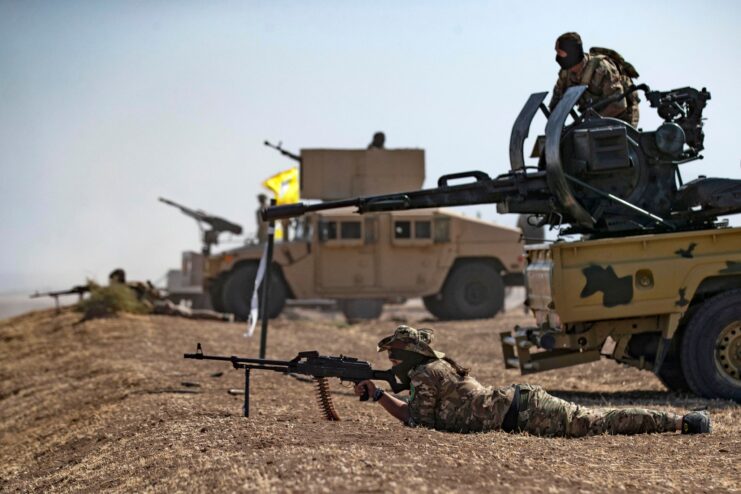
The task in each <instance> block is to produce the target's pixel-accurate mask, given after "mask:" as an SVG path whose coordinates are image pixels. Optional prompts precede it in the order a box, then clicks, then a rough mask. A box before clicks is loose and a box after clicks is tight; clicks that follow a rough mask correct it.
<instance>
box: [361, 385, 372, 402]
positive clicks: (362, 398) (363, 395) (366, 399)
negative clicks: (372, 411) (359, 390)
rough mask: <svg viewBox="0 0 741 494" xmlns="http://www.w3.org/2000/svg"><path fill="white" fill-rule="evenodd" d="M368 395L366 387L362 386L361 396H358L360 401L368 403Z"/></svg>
mask: <svg viewBox="0 0 741 494" xmlns="http://www.w3.org/2000/svg"><path fill="white" fill-rule="evenodd" d="M369 398H370V394H369V393H368V386H367V385H366V386H363V394H362V395H360V401H368V399H369Z"/></svg>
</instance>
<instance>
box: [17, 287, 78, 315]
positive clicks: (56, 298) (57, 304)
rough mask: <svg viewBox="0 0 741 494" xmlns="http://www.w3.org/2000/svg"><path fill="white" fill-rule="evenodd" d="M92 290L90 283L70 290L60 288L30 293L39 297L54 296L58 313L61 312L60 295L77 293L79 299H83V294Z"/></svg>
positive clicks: (32, 296)
mask: <svg viewBox="0 0 741 494" xmlns="http://www.w3.org/2000/svg"><path fill="white" fill-rule="evenodd" d="M89 291H90V286H89V285H77V286H73V287H72V288H70V289H69V290H60V291H56V292H38V291H37V292H35V293H32V294H31V295H30V298H39V297H53V298H54V306H55V308H56V310H57V313H59V310H60V309H59V297H61V296H63V295H75V294H76V295H77V296H78V300H82V296H83V295H85V294H86V293H88V292H89Z"/></svg>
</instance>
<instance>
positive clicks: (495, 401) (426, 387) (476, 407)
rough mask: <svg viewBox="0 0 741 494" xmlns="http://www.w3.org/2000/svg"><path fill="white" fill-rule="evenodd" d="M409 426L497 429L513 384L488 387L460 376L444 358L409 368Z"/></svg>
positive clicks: (512, 390)
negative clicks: (502, 386)
mask: <svg viewBox="0 0 741 494" xmlns="http://www.w3.org/2000/svg"><path fill="white" fill-rule="evenodd" d="M409 377H410V378H411V388H410V392H409V393H410V394H409V422H408V423H407V425H410V426H424V427H430V428H433V429H437V430H442V431H451V432H483V431H489V430H494V429H498V428H499V427H500V426H501V425H502V421H503V420H504V416H505V415H506V413H507V410H508V409H509V407H510V405H511V404H512V397H513V396H514V386H508V387H504V388H492V387H485V386H483V385H481V384H480V383H479V382H478V381H477V380H476V379H474V378H472V377H470V376H466V377H460V376H459V375H458V374H457V373H456V371H455V370H454V369H453V367H452V366H451V365H450V364H449V363H447V362H446V361H444V360H440V359H438V360H433V361H432V362H429V363H427V364H423V365H420V366H419V367H416V368H415V369H412V370H411V371H410V372H409Z"/></svg>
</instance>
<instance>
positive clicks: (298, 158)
mask: <svg viewBox="0 0 741 494" xmlns="http://www.w3.org/2000/svg"><path fill="white" fill-rule="evenodd" d="M263 144H265V145H266V146H267V147H269V148H273V149H275V150H276V151H278V152H280V154H282V155H283V156H287V157H289V158H291V159H292V160H293V161H297V162H299V163H301V156H299V155H297V154H293V153H292V152H290V151H287V150H285V149H283V147H282V144H283V143H282V142H278V145H277V146H276V145H275V144H271V143H270V142H269V141H265V142H264V143H263Z"/></svg>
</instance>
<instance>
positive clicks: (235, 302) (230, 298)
mask: <svg viewBox="0 0 741 494" xmlns="http://www.w3.org/2000/svg"><path fill="white" fill-rule="evenodd" d="M256 275H257V264H255V263H247V264H242V265H239V266H237V267H236V268H234V269H233V270H232V271H231V273H230V274H229V275H228V276H227V278H226V280H225V281H224V289H223V293H222V297H221V300H222V303H223V304H224V311H225V312H230V313H232V314H234V317H235V318H236V319H238V320H240V321H244V320H247V318H248V317H249V315H250V302H251V300H252V290H253V289H254V286H255V277H256ZM258 293H259V294H260V297H262V288H260V290H259V292H258ZM287 295H288V290H287V289H286V286H285V284H284V283H283V280H282V279H281V275H280V271H279V270H278V269H276V268H275V267H273V270H272V272H271V273H270V291H269V293H268V296H269V297H270V299H269V300H268V317H269V318H270V319H272V318H275V317H278V315H279V314H280V313H281V311H282V310H283V307H284V306H285V305H286V297H287ZM260 300H262V298H261V299H260ZM258 307H260V306H259V305H258Z"/></svg>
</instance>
